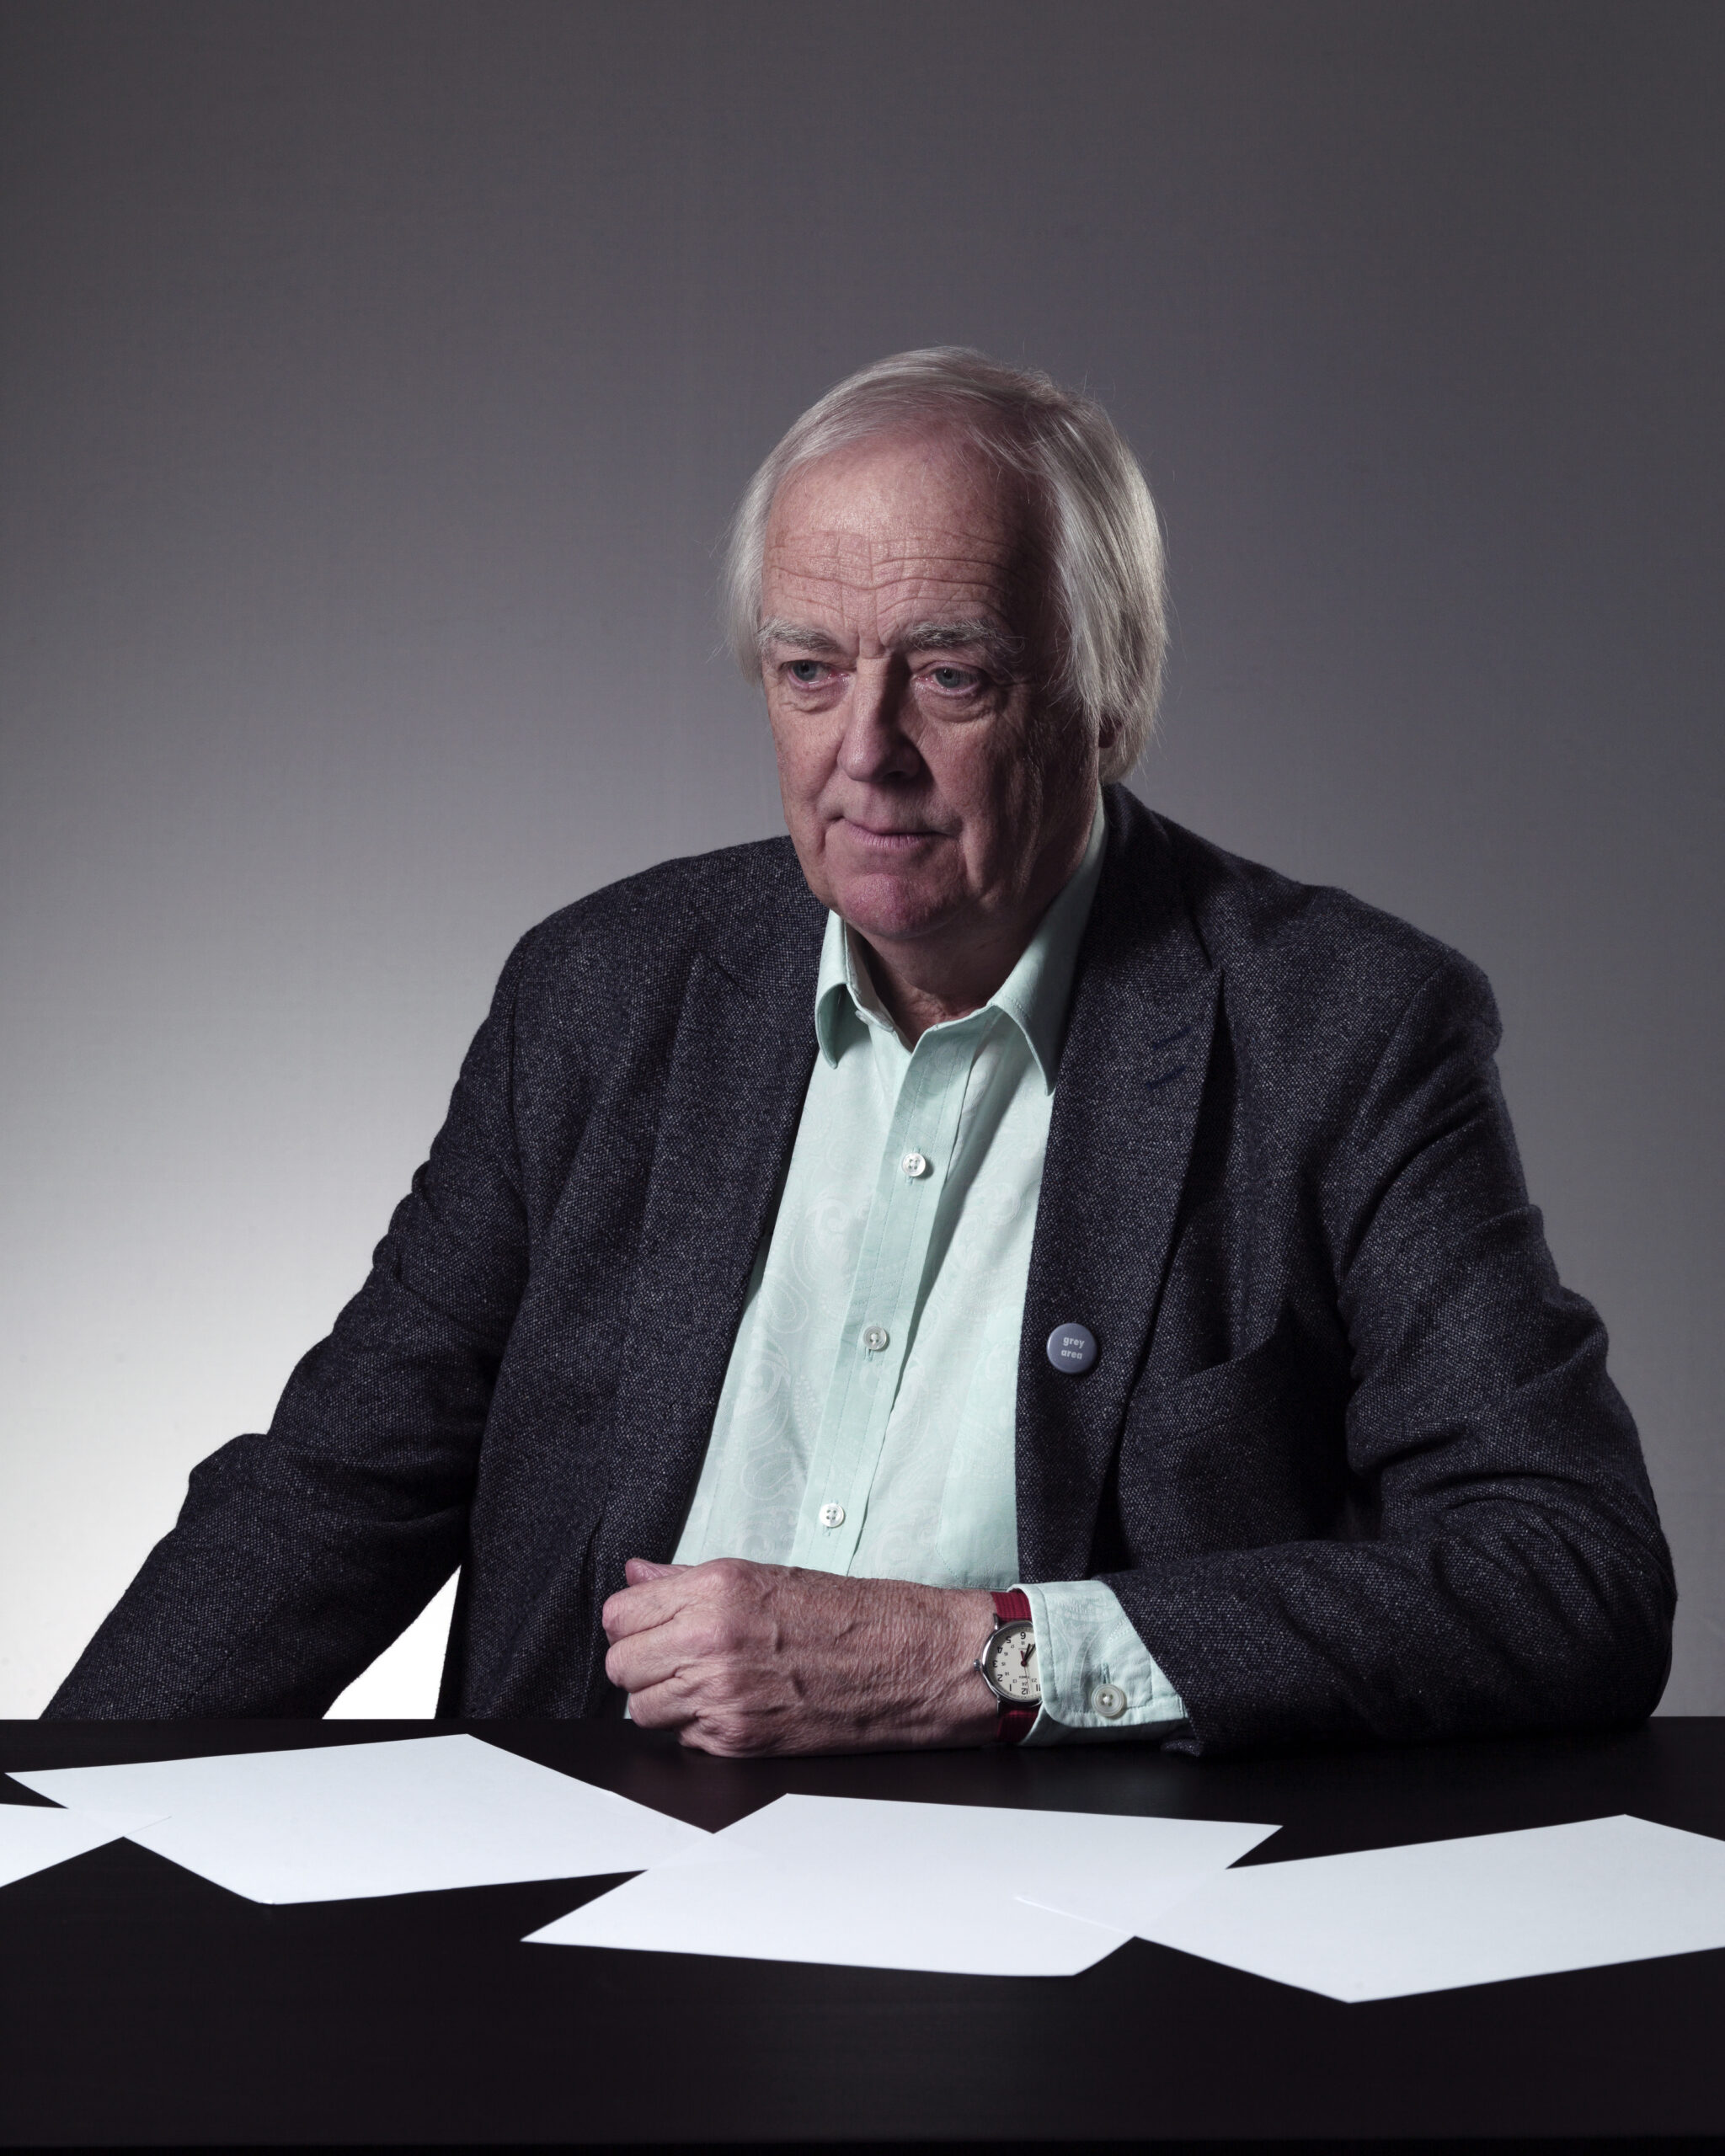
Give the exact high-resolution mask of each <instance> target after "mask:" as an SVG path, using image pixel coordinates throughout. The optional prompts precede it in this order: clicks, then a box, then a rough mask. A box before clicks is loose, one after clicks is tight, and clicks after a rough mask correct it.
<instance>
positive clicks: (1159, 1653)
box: [1108, 955, 1675, 1753]
mask: <svg viewBox="0 0 1725 2156" xmlns="http://www.w3.org/2000/svg"><path fill="white" fill-rule="evenodd" d="M1498 1032H1499V1028H1498V1019H1497V1012H1496V1009H1495V1006H1494V1005H1493V1001H1492V996H1491V992H1490V990H1489V989H1488V987H1487V985H1486V982H1485V979H1484V977H1483V976H1482V974H1480V973H1479V972H1478V971H1477V969H1476V968H1474V967H1472V966H1471V965H1470V964H1468V963H1467V962H1466V960H1464V959H1461V958H1456V957H1455V956H1453V955H1451V956H1450V957H1448V958H1445V960H1444V961H1442V962H1441V963H1439V965H1438V966H1437V968H1436V969H1435V970H1434V971H1433V972H1432V973H1430V974H1429V975H1428V976H1427V977H1426V979H1424V981H1423V984H1422V985H1420V986H1419V988H1418V990H1416V991H1415V993H1414V994H1413V996H1412V998H1411V999H1410V1001H1408V1002H1407V1006H1406V1007H1405V1008H1404V1009H1403V1011H1402V1014H1401V1017H1400V1020H1399V1022H1398V1023H1397V1026H1396V1028H1395V1031H1394V1033H1393V1036H1392V1038H1391V1039H1390V1041H1389V1043H1388V1044H1387V1046H1386V1049H1384V1051H1383V1053H1382V1054H1381V1057H1380V1058H1379V1059H1378V1061H1377V1065H1376V1068H1375V1070H1374V1071H1373V1072H1372V1074H1371V1076H1370V1081H1369V1083H1368V1084H1367V1086H1366V1087H1365V1091H1364V1093H1363V1095H1362V1097H1360V1098H1359V1102H1358V1106H1357V1108H1356V1109H1355V1110H1354V1113H1353V1114H1352V1118H1351V1123H1348V1125H1347V1126H1346V1127H1345V1135H1344V1136H1343V1138H1342V1139H1341V1140H1340V1142H1339V1143H1338V1144H1337V1145H1335V1146H1334V1148H1333V1149H1332V1150H1331V1151H1330V1153H1329V1155H1328V1157H1327V1158H1326V1159H1325V1160H1323V1161H1321V1162H1319V1163H1317V1164H1316V1180H1317V1184H1318V1193H1319V1195H1318V1199H1317V1205H1316V1210H1317V1212H1318V1214H1319V1215H1320V1218H1321V1221H1322V1228H1321V1234H1322V1241H1323V1242H1324V1243H1325V1245H1326V1246H1327V1266H1328V1279H1327V1289H1328V1292H1329V1294H1331V1295H1332V1298H1333V1303H1334V1307H1335V1309H1336V1310H1337V1311H1338V1314H1339V1316H1340V1318H1341V1320H1342V1321H1343V1325H1344V1326H1345V1329H1346V1336H1347V1341H1348V1348H1349V1349H1350V1350H1351V1357H1352V1369H1351V1373H1350V1377H1351V1385H1350V1386H1349V1388H1348V1390H1347V1394H1346V1405H1345V1410H1344V1411H1343V1422H1342V1428H1341V1429H1340V1431H1339V1432H1338V1433H1336V1440H1335V1441H1336V1442H1338V1443H1339V1444H1343V1445H1345V1449H1346V1459H1347V1468H1348V1477H1349V1480H1350V1483H1351V1486H1352V1487H1353V1489H1354V1492H1356V1493H1357V1494H1358V1496H1359V1497H1360V1499H1361V1501H1362V1510H1363V1512H1364V1514H1365V1518H1367V1519H1369V1520H1370V1522H1371V1527H1370V1529H1369V1531H1367V1532H1365V1534H1361V1535H1360V1536H1359V1537H1358V1538H1357V1539H1338V1540H1311V1541H1299V1542H1291V1543H1282V1544H1279V1545H1270V1546H1267V1547H1262V1548H1255V1549H1250V1548H1249V1549H1241V1550H1220V1551H1211V1552H1209V1553H1204V1554H1194V1555H1191V1556H1180V1557H1178V1558H1176V1559H1174V1560H1173V1561H1169V1562H1165V1563H1161V1564H1158V1565H1157V1566H1155V1567H1153V1568H1149V1567H1146V1568H1140V1569H1134V1570H1131V1571H1128V1572H1119V1573H1111V1574H1109V1575H1108V1585H1109V1586H1110V1587H1112V1588H1114V1591H1115V1593H1117V1594H1118V1596H1119V1599H1120V1602H1121V1604H1122V1606H1123V1607H1124V1609H1125V1610H1126V1612H1127V1614H1128V1615H1129V1616H1130V1619H1131V1620H1132V1622H1133V1625H1135V1628H1136V1629H1137V1630H1138V1631H1139V1633H1140V1636H1141V1637H1142V1638H1143V1640H1144V1641H1145V1642H1146V1645H1147V1646H1148V1647H1149V1648H1150V1650H1151V1653H1152V1654H1153V1655H1154V1656H1155V1657H1156V1661H1157V1662H1158V1663H1159V1664H1160V1665H1161V1667H1162V1669H1163V1670H1164V1671H1166V1673H1167V1676H1168V1678H1170V1680H1171V1681H1172V1684H1174V1686H1175V1687H1176V1688H1177V1689H1178V1692H1179V1694H1180V1695H1181V1697H1182V1698H1183V1700H1184V1701H1185V1704H1186V1708H1187V1712H1188V1717H1189V1720H1190V1724H1191V1735H1190V1737H1189V1738H1187V1739H1183V1740H1182V1742H1183V1747H1184V1748H1187V1749H1190V1750H1193V1751H1196V1752H1200V1753H1206V1752H1211V1751H1226V1750H1230V1749H1233V1748H1239V1747H1243V1746H1247V1745H1254V1744H1263V1743H1276V1742H1293V1741H1296V1740H1306V1739H1310V1738H1312V1737H1323V1736H1329V1737H1362V1736H1368V1735H1370V1736H1375V1737H1394V1738H1402V1739H1407V1738H1420V1737H1446V1736H1455V1735H1460V1734H1463V1733H1467V1732H1490V1731H1507V1730H1512V1729H1515V1730H1528V1729H1552V1730H1555V1729H1563V1728H1573V1727H1579V1726H1588V1725H1594V1726H1598V1725H1602V1724H1610V1723H1614V1722H1620V1723H1621V1722H1628V1721H1636V1720H1639V1719H1640V1718H1641V1717H1642V1716H1645V1715H1647V1714H1648V1713H1649V1712H1651V1710H1652V1709H1653V1706H1654V1705H1656V1703H1657V1701H1658V1695H1659V1693H1660V1691H1661V1689H1662V1688H1663V1686H1664V1681H1665V1678H1666V1675H1667V1673H1668V1670H1669V1660H1670V1641H1671V1618H1672V1611H1673V1608H1674V1602H1675V1588H1674V1582H1673V1578H1672V1572H1671V1565H1670V1559H1669V1553H1668V1551H1667V1550H1666V1546H1665V1543H1664V1537H1663V1535H1662V1534H1661V1533H1660V1530H1659V1525H1658V1515H1657V1513H1656V1511H1655V1508H1654V1504H1653V1493H1652V1492H1651V1490H1650V1488H1649V1486H1648V1479H1647V1474H1646V1470H1645V1468H1644V1466H1643V1465H1642V1455H1641V1449H1640V1445H1639V1443H1638V1441H1637V1436H1636V1432H1635V1427H1634V1424H1633V1423H1632V1421H1631V1419H1630V1416H1629V1412H1628V1410H1627V1409H1626V1406H1625V1405H1624V1403H1623V1401H1622V1399H1621V1396H1619V1394H1618V1393H1617V1391H1616V1388H1615V1386H1614V1385H1612V1383H1611V1381H1610V1379H1609V1378H1608V1377H1607V1375H1606V1373H1605V1329H1604V1327H1603V1326H1601V1324H1600V1322H1599V1318H1598V1316H1597V1315H1595V1313H1594V1310H1592V1309H1591V1307H1590V1306H1589V1305H1588V1304H1587V1303H1585V1302H1584V1301H1583V1299H1581V1298H1580V1297H1579V1296H1578V1295H1576V1294H1571V1293H1570V1292H1569V1291H1568V1290H1567V1289H1565V1288H1563V1287H1562V1285H1561V1284H1560V1283H1559V1281H1558V1279H1557V1273H1556V1270H1555V1268H1554V1267H1553V1265H1552V1262H1551V1257H1550V1254H1549V1252H1548V1251H1547V1250H1546V1242H1545V1237H1544V1234H1543V1230H1542V1226H1541V1218H1540V1214H1539V1213H1538V1211H1537V1210H1536V1209H1535V1208H1534V1207H1533V1206H1531V1205H1530V1203H1529V1202H1528V1198H1527V1193H1526V1189H1525V1185H1524V1182H1523V1179H1522V1173H1521V1168H1520V1164H1519V1159H1518V1156H1517V1153H1516V1149H1515V1144H1514V1137H1513V1134H1512V1133H1511V1130H1510V1126H1509V1116H1508V1113H1507V1111H1506V1108H1505V1107H1504V1103H1503V1095H1502V1092H1501V1090H1500V1087H1499V1085H1498V1076H1497V1071H1496V1066H1495V1064H1494V1062H1493V1054H1494V1051H1495V1049H1496V1046H1497V1042H1498Z"/></svg>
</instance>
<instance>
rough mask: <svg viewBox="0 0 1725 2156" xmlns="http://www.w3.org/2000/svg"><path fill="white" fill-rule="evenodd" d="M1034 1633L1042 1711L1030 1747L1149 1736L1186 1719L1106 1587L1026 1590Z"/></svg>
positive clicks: (1079, 1583)
mask: <svg viewBox="0 0 1725 2156" xmlns="http://www.w3.org/2000/svg"><path fill="white" fill-rule="evenodd" d="M1020 1592H1021V1593H1023V1594H1024V1595H1025V1596H1026V1597H1027V1598H1028V1600H1029V1604H1030V1615H1031V1619H1032V1621H1033V1623H1034V1625H1035V1626H1036V1666H1037V1668H1038V1669H1039V1670H1040V1672H1041V1673H1042V1706H1041V1709H1040V1710H1039V1712H1038V1715H1037V1717H1036V1720H1035V1721H1034V1723H1033V1725H1032V1726H1031V1729H1030V1732H1029V1734H1028V1736H1027V1737H1025V1738H1024V1740H1023V1742H1025V1743H1026V1744H1064V1743H1070V1742H1073V1741H1074V1740H1076V1741H1078V1742H1085V1741H1087V1740H1090V1739H1096V1738H1105V1737H1146V1736H1148V1735H1150V1734H1151V1732H1152V1731H1155V1732H1156V1733H1157V1734H1161V1733H1162V1731H1164V1730H1165V1729H1167V1728H1168V1727H1169V1726H1171V1725H1172V1724H1174V1723H1177V1722H1183V1721H1185V1719H1186V1709H1185V1705H1184V1704H1183V1701H1182V1700H1181V1698H1180V1695H1179V1694H1178V1692H1177V1691H1176V1690H1175V1689H1174V1688H1173V1686H1172V1684H1169V1682H1168V1680H1167V1678H1166V1677H1164V1676H1163V1674H1162V1671H1161V1670H1160V1669H1159V1668H1157V1667H1156V1661H1155V1658H1154V1657H1152V1655H1151V1652H1150V1650H1149V1649H1148V1648H1147V1647H1146V1646H1145V1644H1144V1642H1143V1641H1142V1640H1140V1638H1139V1636H1138V1635H1137V1633H1136V1632H1135V1631H1134V1630H1133V1629H1132V1627H1131V1625H1130V1623H1129V1622H1128V1621H1127V1617H1126V1613H1125V1611H1124V1609H1121V1607H1120V1602H1119V1596H1118V1595H1116V1594H1115V1593H1114V1589H1113V1588H1111V1587H1107V1586H1104V1584H1103V1582H1102V1581H1101V1580H1062V1581H1060V1582H1055V1583H1054V1584H1050V1585H1044V1586H1042V1587H1021V1588H1020Z"/></svg>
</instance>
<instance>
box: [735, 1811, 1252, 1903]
mask: <svg viewBox="0 0 1725 2156" xmlns="http://www.w3.org/2000/svg"><path fill="white" fill-rule="evenodd" d="M1275 1832H1276V1829H1275V1828H1274V1827H1265V1826H1258V1825H1249V1824H1247V1823H1246V1822H1242V1821H1238V1820H1226V1819H1162V1818H1151V1819H1146V1818H1139V1817H1131V1816H1128V1815H1124V1814H1121V1813H1117V1812H1033V1811H1023V1810H1018V1809H1008V1808H1007V1807H1005V1806H995V1805H974V1804H900V1803H895V1802H892V1801H889V1800H886V1799H883V1798H879V1797H866V1796H782V1797H780V1798H779V1799H778V1801H777V1803H774V1804H769V1805H766V1806H763V1807H762V1809H761V1811H759V1812H750V1815H749V1817H747V1818H746V1819H740V1820H738V1821H737V1822H736V1824H735V1825H734V1826H731V1827H726V1828H724V1829H723V1830H722V1831H721V1832H720V1833H717V1834H715V1835H714V1836H713V1839H712V1841H711V1843H710V1844H708V1851H707V1852H706V1854H711V1855H712V1856H713V1857H715V1858H716V1857H718V1856H720V1855H722V1854H725V1853H727V1852H729V1851H730V1850H735V1849H741V1850H745V1851H747V1852H748V1854H750V1855H752V1856H764V1857H766V1858H769V1859H771V1860H775V1861H792V1862H804V1863H809V1864H813V1865H832V1864H839V1863H843V1864H846V1865H859V1866H865V1867H867V1869H868V1870H869V1872H870V1874H871V1876H878V1877H879V1878H881V1879H884V1880H896V1881H904V1882H905V1883H906V1884H907V1885H911V1888H912V1891H919V1885H918V1884H916V1883H913V1882H921V1881H923V1880H925V1879H927V1880H932V1881H940V1880H944V1879H955V1878H958V1877H960V1876H968V1877H970V1878H973V1879H975V1881H976V1882H977V1884H978V1885H980V1886H982V1887H990V1888H992V1889H993V1890H994V1891H996V1892H1000V1891H1001V1890H1004V1891H1005V1892H1007V1893H1010V1894H1014V1895H1017V1897H1019V1898H1021V1899H1022V1900H1024V1901H1027V1902H1034V1903H1038V1904H1039V1906H1040V1907H1042V1908H1049V1909H1053V1910H1055V1911H1056V1912H1058V1913H1060V1915H1062V1916H1073V1917H1082V1918H1083V1919H1086V1921H1087V1922H1088V1923H1091V1924H1104V1925H1106V1926H1107V1927H1108V1929H1110V1930H1112V1931H1119V1932H1124V1933H1127V1934H1130V1933H1132V1932H1135V1931H1136V1930H1137V1929H1138V1928H1139V1926H1140V1924H1148V1923H1150V1922H1151V1920H1152V1919H1154V1918H1156V1916H1158V1915H1160V1914H1161V1913H1162V1911H1163V1910H1164V1909H1167V1908H1172V1906H1173V1904H1174V1903H1176V1902H1178V1901H1179V1900H1181V1899H1182V1898H1183V1897H1184V1896H1186V1895H1187V1894H1189V1893H1190V1892H1192V1891H1193V1889H1194V1887H1199V1886H1201V1885H1202V1884H1203V1883H1204V1881H1205V1880H1206V1879H1209V1878H1210V1877H1212V1876H1214V1875H1215V1873H1217V1872H1219V1871H1221V1870H1225V1869H1226V1867H1227V1866H1228V1865H1231V1864H1233V1863H1235V1862H1236V1861H1237V1860H1238V1859H1240V1858H1241V1857H1242V1856H1244V1855H1245V1854H1246V1852H1247V1850H1248V1849H1256V1848H1257V1847H1258V1844H1259V1843H1260V1842H1262V1841H1264V1840H1266V1839H1268V1837H1269V1836H1270V1835H1272V1834H1274V1833H1275ZM693 1854H694V1857H695V1858H696V1859H697V1860H698V1858H699V1857H700V1855H701V1854H703V1853H702V1852H699V1851H697V1852H695V1853H693Z"/></svg>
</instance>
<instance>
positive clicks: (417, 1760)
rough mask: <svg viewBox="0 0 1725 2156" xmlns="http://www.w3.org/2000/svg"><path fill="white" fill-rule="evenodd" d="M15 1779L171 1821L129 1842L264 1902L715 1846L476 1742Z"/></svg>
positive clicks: (78, 1801)
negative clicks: (151, 1850)
mask: <svg viewBox="0 0 1725 2156" xmlns="http://www.w3.org/2000/svg"><path fill="white" fill-rule="evenodd" d="M13 1780H14V1781H19V1782H22V1783H23V1784H24V1787H25V1788H26V1789H31V1790H35V1791H36V1793H37V1794H38V1795H39V1796H48V1797H51V1798H53V1799H54V1800H55V1801H56V1802H57V1803H63V1804H66V1805H68V1806H74V1807H77V1808H81V1809H83V1808H95V1807H102V1808H105V1809H107V1810H109V1811H113V1810H117V1809H119V1808H120V1807H122V1806H129V1807H131V1808H134V1809H136V1810H140V1811H145V1810H147V1811H151V1812H161V1813H164V1814H166V1815H167V1816H166V1817H163V1818H161V1819H159V1820H158V1822H156V1823H155V1824H154V1825H152V1826H149V1827H145V1828H138V1829H136V1830H134V1831H132V1832H131V1833H130V1836H129V1838H130V1839H131V1840H133V1841H136V1842H139V1843H142V1845H143V1846H144V1847H145V1848H146V1849H154V1850H156V1851H157V1853H158V1854H159V1855H162V1856H165V1857H168V1858H169V1859H171V1860H173V1862H174V1863H175V1864H178V1865H184V1868H185V1869H186V1870H188V1871H195V1872H197V1873H198V1874H199V1875H200V1876H201V1877H203V1878H205V1879H210V1880H213V1881H215V1882H216V1885H218V1886H221V1887H229V1888H231V1889H232V1892H234V1893H236V1894H243V1895H244V1896H246V1897H247V1898H248V1900H251V1901H254V1902H325V1901H345V1900H349V1899H353V1898H356V1897H362V1896H370V1895H376V1894H414V1893H425V1892H430V1891H431V1890H434V1889H438V1888H445V1887H490V1886H500V1885H505V1884H507V1883H510V1882H511V1881H518V1880H526V1879H576V1878H585V1877H591V1876H595V1874H598V1873H601V1872H613V1871H638V1870H642V1869H643V1868H644V1866H646V1865H651V1864H656V1863H659V1862H660V1861H661V1860H663V1859H665V1858H666V1857H670V1856H675V1855H678V1854H685V1853H686V1852H687V1851H688V1850H690V1849H694V1848H698V1847H699V1846H700V1845H701V1844H702V1843H704V1842H705V1841H706V1840H708V1836H707V1835H706V1833H704V1832H703V1831H702V1829H701V1828H697V1827H686V1826H685V1825H684V1824H683V1823H682V1822H681V1820H677V1819H671V1818H668V1817H666V1816H665V1814H664V1813H663V1812H654V1811H650V1810H649V1808H648V1807H647V1806H645V1805H642V1804H635V1803H633V1802H632V1801H630V1800H629V1799H628V1797H622V1796H616V1795H614V1794H613V1792H612V1791H611V1790H603V1789H595V1788H594V1787H593V1786H592V1785H591V1784H590V1783H588V1782H582V1781H577V1780H574V1778H573V1777H572V1776H571V1775H569V1774H558V1773H557V1772H556V1771H555V1770H554V1769H552V1768H550V1767H542V1766H540V1765H539V1764H537V1762H536V1761H534V1760H531V1759H523V1758H519V1757H518V1756H517V1755H516V1754H515V1753H513V1752H505V1751H503V1750H501V1749H500V1748H499V1747H498V1746H496V1745H494V1744H485V1743H482V1742H480V1740H479V1739H478V1737H467V1736H454V1737H405V1738H402V1739H400V1740H398V1741H396V1742H382V1743H377V1744H328V1745H316V1746H312V1747H309V1748H306V1749H303V1750H298V1751H291V1752H236V1753H224V1754H222V1755H220V1756H217V1757H214V1758H198V1759H161V1760H152V1761H149V1762H147V1763H144V1764H138V1765H134V1766H113V1767H62V1768H55V1769H48V1770H45V1771H43V1772H40V1773H24V1774H18V1773H14V1774H13Z"/></svg>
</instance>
